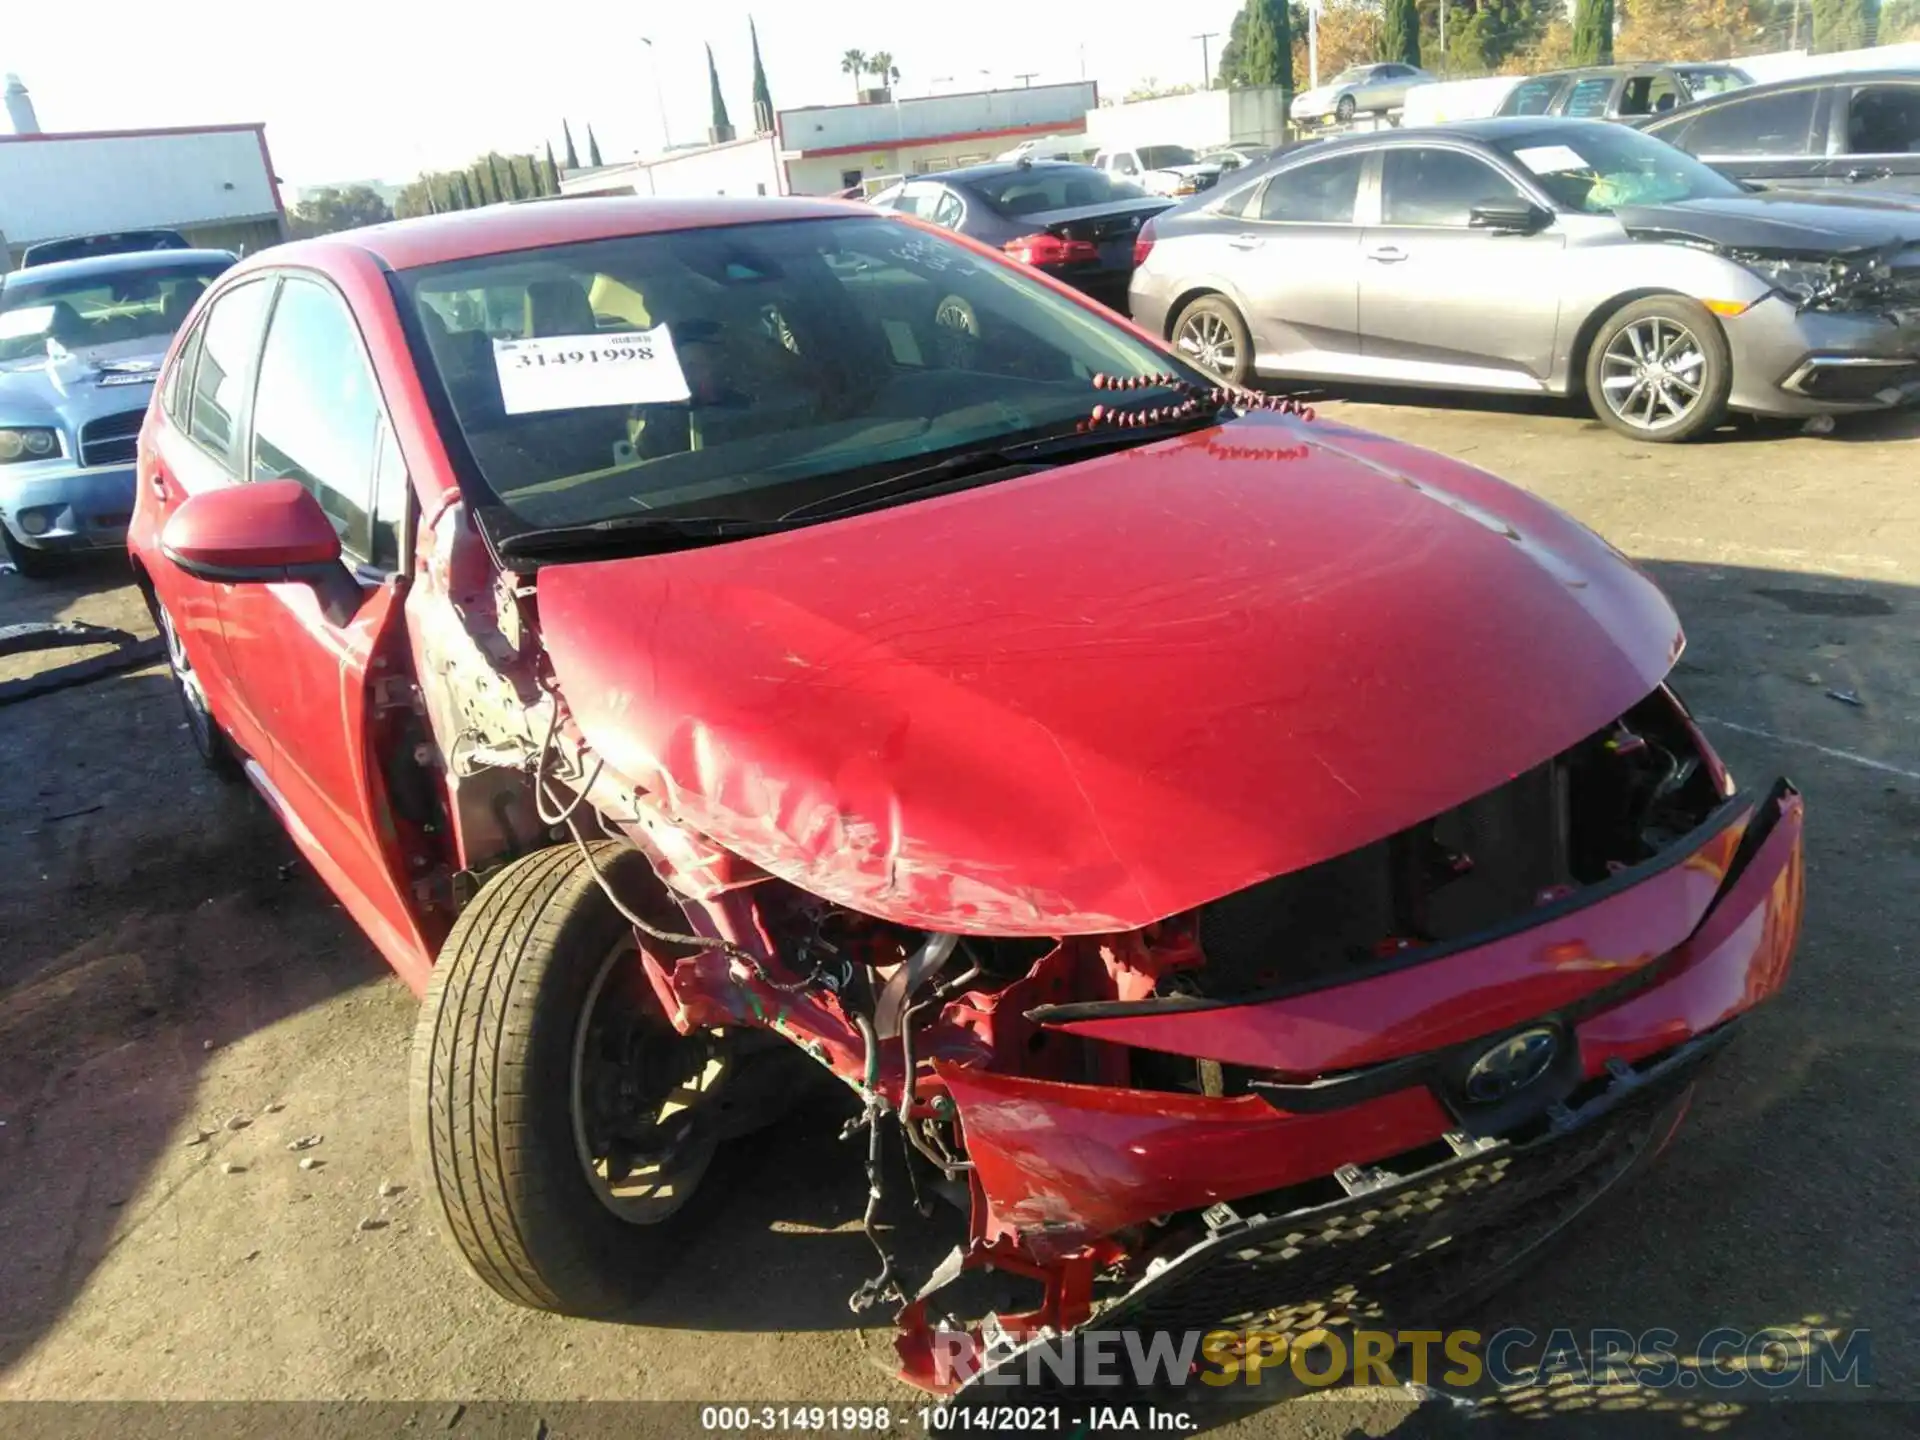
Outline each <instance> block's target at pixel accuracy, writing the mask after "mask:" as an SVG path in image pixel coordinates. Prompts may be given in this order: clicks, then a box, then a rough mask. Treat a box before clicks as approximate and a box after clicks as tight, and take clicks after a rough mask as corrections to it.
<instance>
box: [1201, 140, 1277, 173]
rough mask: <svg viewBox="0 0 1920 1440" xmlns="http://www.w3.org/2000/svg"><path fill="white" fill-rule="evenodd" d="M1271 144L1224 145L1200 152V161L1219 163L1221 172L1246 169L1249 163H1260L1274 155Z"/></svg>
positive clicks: (1205, 163) (1204, 163)
mask: <svg viewBox="0 0 1920 1440" xmlns="http://www.w3.org/2000/svg"><path fill="white" fill-rule="evenodd" d="M1273 151H1274V147H1273V146H1271V145H1222V146H1220V147H1218V148H1217V149H1213V150H1203V151H1201V152H1200V163H1201V164H1203V165H1218V166H1219V167H1220V173H1221V174H1223V175H1224V174H1226V173H1227V172H1228V171H1230V170H1244V169H1245V168H1246V167H1247V166H1249V165H1258V164H1259V163H1260V162H1261V161H1263V160H1266V159H1268V158H1269V157H1271V156H1272V154H1273Z"/></svg>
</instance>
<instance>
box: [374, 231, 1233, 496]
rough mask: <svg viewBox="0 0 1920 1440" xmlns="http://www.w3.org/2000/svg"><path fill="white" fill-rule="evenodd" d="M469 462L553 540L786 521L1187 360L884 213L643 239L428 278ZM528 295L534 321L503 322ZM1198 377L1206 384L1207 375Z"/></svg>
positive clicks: (455, 446) (419, 346)
mask: <svg viewBox="0 0 1920 1440" xmlns="http://www.w3.org/2000/svg"><path fill="white" fill-rule="evenodd" d="M398 285H399V287H400V289H401V292H402V298H401V303H402V305H403V307H404V308H406V309H407V310H410V311H411V312H412V314H413V316H415V317H416V318H417V320H418V330H419V336H418V339H417V341H416V352H415V353H416V359H417V361H418V363H419V365H420V368H421V369H422V371H423V372H425V373H426V375H427V376H428V379H429V385H430V388H431V387H432V385H433V384H434V383H435V382H437V384H438V386H439V387H440V388H441V389H442V390H444V393H445V397H446V401H447V406H448V408H449V409H450V411H451V416H452V421H453V427H454V431H455V433H453V434H451V435H450V436H449V437H448V443H449V446H450V448H451V449H452V450H453V451H454V453H455V454H456V455H459V454H460V453H461V451H462V450H463V449H464V451H465V453H466V455H467V456H469V457H470V458H471V461H472V467H471V471H470V472H469V473H470V474H471V475H477V477H478V478H479V479H480V480H481V481H483V482H484V485H485V488H486V491H487V492H490V493H487V494H482V495H480V496H478V497H476V503H479V504H481V505H483V506H485V505H489V504H492V503H495V502H497V503H498V504H500V505H502V506H504V507H505V508H506V510H507V511H508V512H509V513H510V515H511V517H512V518H513V519H514V520H517V521H518V522H519V523H520V524H521V525H522V526H525V527H530V528H541V527H558V526H571V525H582V524H593V523H595V522H598V521H603V520H616V519H621V518H625V517H636V516H648V517H671V516H673V515H675V514H676V513H678V514H683V515H685V514H695V515H699V516H702V517H709V516H724V517H736V518H750V519H774V518H778V517H780V516H782V515H784V514H786V513H787V512H788V511H789V510H790V509H792V508H794V507H795V506H798V505H802V504H806V503H810V502H813V501H819V500H822V499H823V498H824V497H826V496H830V495H837V494H840V493H842V492H843V491H844V490H845V489H846V488H847V486H848V484H849V483H850V477H853V476H856V475H859V474H862V473H866V474H871V473H872V472H873V471H874V470H875V469H876V468H880V469H887V468H892V469H903V468H912V466H913V465H915V464H921V463H926V457H928V456H937V455H940V454H942V453H943V452H952V451H955V450H958V449H967V448H972V447H974V446H978V445H982V444H999V443H1011V442H1016V441H1020V440H1023V439H1035V438H1040V437H1045V436H1049V435H1052V434H1055V433H1066V434H1072V433H1073V432H1074V427H1075V426H1076V425H1077V424H1079V423H1081V422H1083V421H1084V420H1085V418H1086V417H1087V415H1088V412H1089V411H1090V410H1091V408H1092V406H1093V404H1094V403H1095V402H1096V401H1097V400H1098V399H1099V392H1098V391H1096V390H1095V389H1094V388H1093V386H1092V383H1091V382H1092V377H1093V376H1094V375H1095V374H1098V373H1102V372H1104V373H1108V374H1112V375H1117V376H1131V375H1139V376H1147V375H1153V374H1156V373H1162V372H1165V371H1166V370H1168V369H1169V361H1168V358H1167V356H1166V355H1165V354H1164V353H1163V352H1161V351H1159V350H1157V349H1155V348H1153V347H1152V346H1149V345H1147V344H1145V343H1144V342H1142V341H1140V340H1138V339H1136V338H1135V337H1134V336H1132V335H1130V334H1129V333H1128V332H1127V331H1126V330H1124V329H1123V328H1121V327H1120V326H1119V325H1118V324H1116V323H1114V322H1111V321H1109V320H1106V319H1104V318H1102V316H1101V315H1100V314H1099V313H1097V312H1096V311H1093V310H1091V309H1089V308H1088V307H1086V306H1083V305H1081V304H1078V303H1076V302H1075V301H1073V300H1071V299H1068V298H1067V297H1065V296H1061V295H1058V294H1056V293H1054V292H1053V291H1052V290H1050V289H1048V288H1047V287H1045V286H1044V285H1042V284H1040V283H1039V282H1038V281H1036V280H1033V279H1031V278H1029V277H1028V276H1027V275H1025V274H1024V273H1023V272H1021V271H1019V270H1017V269H1015V268H1013V267H1011V266H1008V265H1004V264H1001V263H998V262H996V261H993V260H990V259H986V258H983V257H981V256H980V255H978V254H976V253H975V252H973V251H972V250H970V249H967V248H964V247H962V246H961V245H959V244H957V243H955V242H954V241H952V240H949V239H947V238H946V237H944V236H942V235H938V234H929V233H927V232H925V231H921V230H917V229H913V228H910V227H907V226H903V225H901V224H899V223H898V222H897V221H895V220H892V219H890V218H887V217H884V216H872V217H849V218H845V219H839V218H836V219H831V220H804V221H782V222H771V223H762V224H752V225H740V226H734V227H731V228H728V229H720V230H687V231H677V232H666V233H658V234H648V235H634V236H623V237H620V238H617V239H609V240H598V241H592V242H586V243H581V244H574V245H566V246H556V247H553V248H550V249H545V250H536V251H526V252H520V253H515V254H508V255H498V256H489V257H483V258H479V259H474V260H464V261H459V262H454V263H449V264H445V265H437V266H432V267H429V268H425V269H421V270H415V271H409V272H404V273H402V274H401V275H400V276H399V277H398ZM509 293H518V294H519V295H520V296H521V297H522V300H523V304H522V306H521V307H520V308H521V311H522V312H523V313H524V314H525V316H526V317H527V321H528V322H529V323H528V324H526V325H525V326H521V325H514V324H507V323H499V324H496V323H493V322H492V321H490V320H489V319H488V318H486V317H489V316H491V317H497V318H498V319H499V320H501V321H503V322H504V321H505V320H506V319H507V318H508V317H509V316H511V315H512V313H513V310H514V307H513V306H512V305H510V304H504V303H502V304H491V303H490V304H489V305H488V306H487V307H484V308H482V307H480V306H477V305H475V304H474V303H473V302H472V299H471V297H473V296H475V295H488V296H496V297H504V296H506V295H508V294H509ZM1196 378H1197V377H1196Z"/></svg>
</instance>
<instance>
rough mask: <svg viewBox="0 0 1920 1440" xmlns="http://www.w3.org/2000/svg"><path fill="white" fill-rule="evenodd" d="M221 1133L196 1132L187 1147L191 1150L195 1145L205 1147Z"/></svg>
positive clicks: (216, 1131) (213, 1131)
mask: <svg viewBox="0 0 1920 1440" xmlns="http://www.w3.org/2000/svg"><path fill="white" fill-rule="evenodd" d="M219 1133H220V1132H219V1131H218V1130H196V1131H194V1132H193V1138H192V1139H191V1140H189V1141H187V1147H188V1148H191V1147H193V1146H195V1145H204V1144H206V1143H207V1141H209V1140H211V1139H212V1138H213V1137H214V1136H216V1135H218V1134H219Z"/></svg>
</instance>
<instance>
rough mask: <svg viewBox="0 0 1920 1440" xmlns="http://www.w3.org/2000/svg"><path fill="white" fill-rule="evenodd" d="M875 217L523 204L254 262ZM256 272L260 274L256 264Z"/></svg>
mask: <svg viewBox="0 0 1920 1440" xmlns="http://www.w3.org/2000/svg"><path fill="white" fill-rule="evenodd" d="M874 213H875V212H874V211H873V210H872V209H870V208H869V207H867V206H865V205H861V204H858V203H856V202H854V201H851V200H814V199H807V198H803V197H800V196H774V195H765V196H741V197H739V198H732V197H728V196H713V197H708V198H702V199H698V200H665V199H653V198H651V197H641V196H632V195H595V196H580V197H567V198H559V199H555V198H548V199H544V200H522V201H518V202H509V203H507V204H504V205H488V206H484V207H482V208H481V209H477V210H456V211H453V212H451V213H449V214H445V215H422V216H419V217H418V218H416V219H412V220H393V221H389V222H388V223H386V224H384V225H368V226H366V227H365V228H363V229H359V230H342V231H338V232H336V233H334V234H332V235H326V236H321V237H319V238H317V239H314V240H303V241H298V242H296V243H294V244H292V245H281V246H275V247H274V248H273V249H271V250H263V251H261V252H259V254H258V255H257V256H256V257H255V259H256V260H257V261H258V262H259V264H260V265H263V266H266V265H276V264H289V263H298V262H299V261H300V260H302V259H305V258H310V257H313V256H316V255H319V254H324V253H326V252H328V251H337V250H338V249H339V248H341V247H348V248H351V249H355V250H361V251H364V252H366V253H367V254H369V255H371V256H373V257H374V259H376V260H377V261H379V262H380V263H381V264H382V265H385V266H386V267H387V268H388V269H391V270H413V269H417V268H419V267H420V266H423V265H439V264H443V263H445V262H447V261H449V260H472V259H476V258H478V257H480V256H482V255H504V254H509V253H511V252H513V251H516V250H544V249H546V248H548V247H550V246H554V245H571V244H575V243H578V242H581V241H587V240H612V239H616V238H618V237H620V236H624V235H653V234H664V233H666V232H669V231H675V230H708V229H719V228H721V227H724V226H729V225H753V224H765V223H769V222H773V221H779V220H826V219H831V218H834V217H836V216H837V217H842V218H845V217H848V216H854V215H866V216H872V215H873V214H874ZM248 268H249V269H251V268H254V266H253V264H252V263H249V266H248Z"/></svg>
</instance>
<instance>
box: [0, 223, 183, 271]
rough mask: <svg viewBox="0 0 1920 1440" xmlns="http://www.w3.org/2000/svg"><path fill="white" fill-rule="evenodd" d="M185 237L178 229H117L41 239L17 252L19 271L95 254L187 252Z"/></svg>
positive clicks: (88, 257) (85, 257) (86, 257)
mask: <svg viewBox="0 0 1920 1440" xmlns="http://www.w3.org/2000/svg"><path fill="white" fill-rule="evenodd" d="M188 248H190V247H189V246H188V244H187V237H186V236H184V235H182V234H181V233H180V232H179V231H178V230H119V231H115V232H114V233H113V234H111V235H75V236H73V237H71V238H69V239H65V240H42V241H40V242H39V243H38V244H35V245H29V246H27V248H26V249H25V250H22V251H21V252H20V268H21V269H22V270H25V269H26V268H27V267H28V266H30V265H52V264H55V263H56V262H58V261H61V260H86V259H90V258H91V257H93V256H95V255H128V254H132V253H134V252H136V251H140V250H186V249H188Z"/></svg>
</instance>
